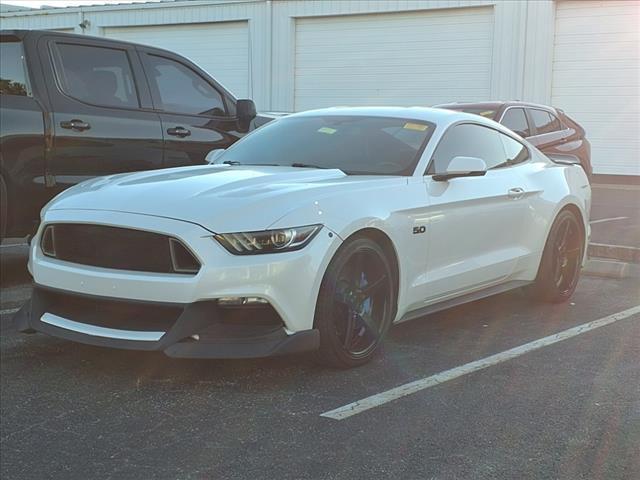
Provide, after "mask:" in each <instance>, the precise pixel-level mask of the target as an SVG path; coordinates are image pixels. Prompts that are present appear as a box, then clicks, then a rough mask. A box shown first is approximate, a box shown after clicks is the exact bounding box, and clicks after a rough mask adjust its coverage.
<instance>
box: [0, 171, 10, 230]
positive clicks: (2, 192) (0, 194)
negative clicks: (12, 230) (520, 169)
mask: <svg viewBox="0 0 640 480" xmlns="http://www.w3.org/2000/svg"><path fill="white" fill-rule="evenodd" d="M8 213H9V209H8V208H7V186H6V185H5V183H4V178H2V177H0V242H2V240H3V239H4V238H5V236H6V234H7V215H8Z"/></svg>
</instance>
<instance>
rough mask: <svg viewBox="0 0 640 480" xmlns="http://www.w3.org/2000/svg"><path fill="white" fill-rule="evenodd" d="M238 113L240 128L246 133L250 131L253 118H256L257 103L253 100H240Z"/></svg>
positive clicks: (237, 106) (237, 108)
mask: <svg viewBox="0 0 640 480" xmlns="http://www.w3.org/2000/svg"><path fill="white" fill-rule="evenodd" d="M236 114H237V115H238V130H239V131H240V132H243V133H246V132H248V131H249V126H250V125H251V120H253V119H254V118H256V104H255V103H253V100H238V101H237V102H236Z"/></svg>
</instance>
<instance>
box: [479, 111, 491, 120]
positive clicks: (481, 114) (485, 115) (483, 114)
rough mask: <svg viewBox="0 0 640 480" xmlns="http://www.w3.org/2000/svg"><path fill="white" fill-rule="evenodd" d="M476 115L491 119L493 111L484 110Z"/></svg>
mask: <svg viewBox="0 0 640 480" xmlns="http://www.w3.org/2000/svg"><path fill="white" fill-rule="evenodd" d="M478 115H480V116H481V117H489V118H491V117H493V110H486V111H484V112H480V113H479V114H478Z"/></svg>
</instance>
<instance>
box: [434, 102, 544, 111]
mask: <svg viewBox="0 0 640 480" xmlns="http://www.w3.org/2000/svg"><path fill="white" fill-rule="evenodd" d="M434 107H436V108H455V109H462V108H482V109H486V110H500V109H501V108H506V107H530V108H540V109H542V110H549V111H551V112H553V111H554V110H556V109H555V108H554V107H552V106H550V105H541V104H539V103H533V102H523V101H521V100H494V101H486V102H452V103H442V104H439V105H434Z"/></svg>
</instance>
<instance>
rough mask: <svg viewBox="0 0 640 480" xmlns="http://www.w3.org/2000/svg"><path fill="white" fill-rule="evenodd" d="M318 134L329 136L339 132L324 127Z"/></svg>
mask: <svg viewBox="0 0 640 480" xmlns="http://www.w3.org/2000/svg"><path fill="white" fill-rule="evenodd" d="M318 132H320V133H326V134H327V135H333V134H334V133H336V132H337V130H336V129H335V128H329V127H322V128H319V129H318Z"/></svg>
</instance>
